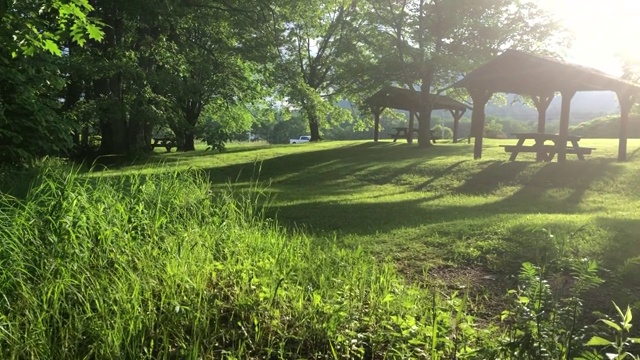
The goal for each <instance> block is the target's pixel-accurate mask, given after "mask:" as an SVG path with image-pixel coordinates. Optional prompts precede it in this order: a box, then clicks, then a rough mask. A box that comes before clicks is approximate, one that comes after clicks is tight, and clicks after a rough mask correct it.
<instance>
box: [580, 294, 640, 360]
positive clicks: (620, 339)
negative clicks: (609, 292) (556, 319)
mask: <svg viewBox="0 0 640 360" xmlns="http://www.w3.org/2000/svg"><path fill="white" fill-rule="evenodd" d="M613 306H614V307H615V308H616V312H617V315H618V318H617V319H613V318H611V317H608V316H605V317H604V318H603V319H600V320H599V322H601V323H602V324H604V326H605V329H604V330H603V331H602V333H608V334H611V335H609V336H612V338H610V339H611V340H609V339H607V338H604V337H601V336H593V337H592V338H591V339H590V340H589V341H588V342H587V344H586V345H587V346H598V347H603V349H604V350H609V349H611V350H613V351H614V352H608V351H607V352H606V353H605V355H606V357H607V359H610V360H623V359H634V360H637V359H640V355H636V354H632V353H631V352H629V349H630V348H631V347H632V345H633V344H640V338H636V337H631V336H629V335H630V332H631V327H632V324H631V321H632V320H633V314H632V313H631V308H630V307H629V306H627V309H626V311H624V312H623V311H622V310H621V309H620V308H619V307H618V305H616V304H615V303H613ZM577 359H582V360H591V359H600V357H599V356H598V354H597V353H596V352H585V353H583V354H582V356H581V357H580V358H577Z"/></svg>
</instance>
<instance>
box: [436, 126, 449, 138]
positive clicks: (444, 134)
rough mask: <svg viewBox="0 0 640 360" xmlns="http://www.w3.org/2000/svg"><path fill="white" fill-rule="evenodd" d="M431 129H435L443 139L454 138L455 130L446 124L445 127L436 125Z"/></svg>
mask: <svg viewBox="0 0 640 360" xmlns="http://www.w3.org/2000/svg"><path fill="white" fill-rule="evenodd" d="M431 130H433V131H435V132H436V133H437V134H438V137H441V138H442V139H453V131H452V130H451V129H450V128H448V127H446V126H444V127H443V126H442V125H436V126H434V127H433V128H431Z"/></svg>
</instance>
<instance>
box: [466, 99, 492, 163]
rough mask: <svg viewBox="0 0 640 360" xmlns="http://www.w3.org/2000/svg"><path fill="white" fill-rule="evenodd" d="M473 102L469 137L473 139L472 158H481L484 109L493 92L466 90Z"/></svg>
mask: <svg viewBox="0 0 640 360" xmlns="http://www.w3.org/2000/svg"><path fill="white" fill-rule="evenodd" d="M468 90H469V95H471V100H473V114H471V136H473V137H474V138H475V142H474V144H473V158H474V159H481V158H482V139H483V136H484V122H485V113H484V111H485V108H486V106H487V102H489V99H490V98H491V96H492V95H493V92H491V91H489V90H486V89H468Z"/></svg>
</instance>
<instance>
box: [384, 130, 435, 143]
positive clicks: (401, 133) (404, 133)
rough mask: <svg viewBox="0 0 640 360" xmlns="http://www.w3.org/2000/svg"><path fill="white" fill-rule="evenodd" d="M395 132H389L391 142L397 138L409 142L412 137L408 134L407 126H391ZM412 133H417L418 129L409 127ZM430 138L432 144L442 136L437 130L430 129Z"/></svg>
mask: <svg viewBox="0 0 640 360" xmlns="http://www.w3.org/2000/svg"><path fill="white" fill-rule="evenodd" d="M393 129H394V130H395V131H396V133H395V134H393V133H392V134H389V136H391V137H393V142H396V141H397V140H398V139H407V142H410V139H411V138H412V137H410V136H409V128H408V127H402V126H400V127H394V128H393ZM411 130H412V132H413V133H415V134H417V133H418V131H419V130H418V129H415V128H414V129H411ZM429 134H430V139H431V142H433V143H434V144H435V143H436V140H439V139H442V136H441V135H440V134H439V133H438V130H431V131H430V133H429Z"/></svg>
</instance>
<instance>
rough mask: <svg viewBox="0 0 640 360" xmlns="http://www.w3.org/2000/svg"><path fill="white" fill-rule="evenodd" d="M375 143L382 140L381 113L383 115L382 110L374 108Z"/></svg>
mask: <svg viewBox="0 0 640 360" xmlns="http://www.w3.org/2000/svg"><path fill="white" fill-rule="evenodd" d="M372 110H373V118H374V125H373V141H375V142H378V140H379V138H380V113H382V108H379V107H378V108H373V109H372Z"/></svg>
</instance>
